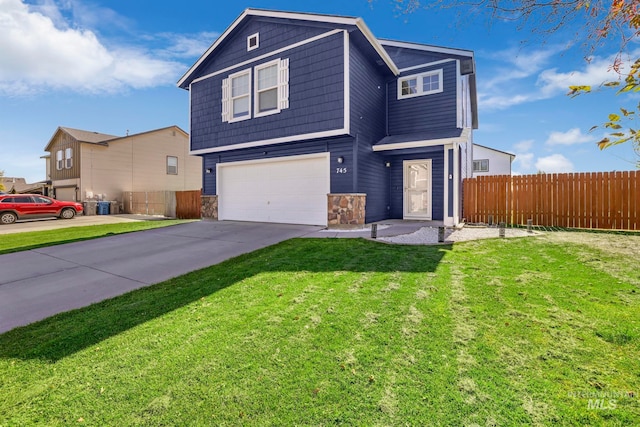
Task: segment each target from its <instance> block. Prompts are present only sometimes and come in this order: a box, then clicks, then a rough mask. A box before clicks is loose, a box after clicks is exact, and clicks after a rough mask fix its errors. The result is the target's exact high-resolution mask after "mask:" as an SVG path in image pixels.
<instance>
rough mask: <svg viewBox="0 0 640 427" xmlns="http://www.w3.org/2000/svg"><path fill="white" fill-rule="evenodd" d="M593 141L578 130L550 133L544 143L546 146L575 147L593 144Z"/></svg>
mask: <svg viewBox="0 0 640 427" xmlns="http://www.w3.org/2000/svg"><path fill="white" fill-rule="evenodd" d="M593 141H595V139H594V138H593V137H591V136H590V135H585V134H583V133H582V131H580V129H579V128H573V129H569V130H568V131H566V132H557V131H554V132H551V133H550V134H549V138H548V139H547V141H546V142H545V144H546V145H575V144H582V143H585V142H593Z"/></svg>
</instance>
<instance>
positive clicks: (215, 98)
mask: <svg viewBox="0 0 640 427" xmlns="http://www.w3.org/2000/svg"><path fill="white" fill-rule="evenodd" d="M178 86H179V87H180V88H183V89H186V90H188V91H189V94H190V122H191V123H190V137H191V154H194V155H198V156H202V158H203V193H204V195H205V196H204V197H209V198H210V199H212V200H213V202H214V203H216V202H217V218H218V219H220V220H244V221H264V222H283V223H299V224H317V225H330V226H339V225H344V224H363V223H365V222H366V223H370V222H374V221H380V220H384V219H391V218H398V219H408V220H434V221H442V222H444V223H445V224H447V225H454V224H457V223H458V222H459V221H460V212H461V207H462V203H461V197H462V194H461V193H462V185H461V182H462V179H464V178H466V177H471V174H472V161H473V153H472V150H473V148H472V147H473V138H472V130H473V129H477V102H476V84H475V61H474V55H473V52H471V51H468V50H462V49H451V48H444V47H436V46H429V45H424V44H418V43H411V42H400V41H393V40H381V39H377V38H376V37H375V36H374V35H373V34H372V33H371V31H370V30H369V28H368V27H367V26H366V25H365V23H364V22H363V21H362V19H360V18H353V17H343V16H333V15H319V14H308V13H292V12H280V11H268V10H257V9H246V10H245V11H244V12H243V13H242V14H241V15H240V16H239V17H238V18H237V19H236V20H235V21H234V22H233V23H232V24H231V25H230V26H229V27H228V28H227V29H226V31H225V32H224V33H223V34H222V35H221V36H220V37H219V38H218V39H217V40H216V41H215V42H214V44H213V45H212V46H211V47H210V48H209V49H208V50H207V51H206V52H205V53H204V54H203V55H202V56H201V57H200V59H199V60H198V61H197V62H196V63H195V64H194V65H193V66H192V67H191V68H190V69H189V70H188V71H187V72H186V74H185V75H184V76H183V77H182V78H181V79H180V81H179V82H178Z"/></svg>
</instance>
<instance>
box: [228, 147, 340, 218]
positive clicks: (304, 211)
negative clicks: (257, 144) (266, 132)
mask: <svg viewBox="0 0 640 427" xmlns="http://www.w3.org/2000/svg"><path fill="white" fill-rule="evenodd" d="M329 179H330V177H329V153H321V154H311V155H302V156H290V157H279V158H273V159H265V160H253V161H241V162H233V163H221V164H219V165H218V176H217V193H218V218H219V219H220V220H237V221H258V222H278V223H289V224H310V225H325V226H326V225H327V194H328V193H329V187H330V184H329Z"/></svg>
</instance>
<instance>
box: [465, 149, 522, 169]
mask: <svg viewBox="0 0 640 427" xmlns="http://www.w3.org/2000/svg"><path fill="white" fill-rule="evenodd" d="M515 158H516V155H515V154H511V153H507V152H506V151H500V150H496V149H495V148H490V147H485V146H484V145H480V144H473V176H474V177H476V176H482V175H511V164H512V163H513V159H515Z"/></svg>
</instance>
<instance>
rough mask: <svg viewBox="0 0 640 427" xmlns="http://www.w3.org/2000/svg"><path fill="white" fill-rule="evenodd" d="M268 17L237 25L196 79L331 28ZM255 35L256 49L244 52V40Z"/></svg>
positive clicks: (245, 42)
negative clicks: (288, 22) (256, 39)
mask: <svg viewBox="0 0 640 427" xmlns="http://www.w3.org/2000/svg"><path fill="white" fill-rule="evenodd" d="M268 21H273V20H269V19H268V18H260V17H255V16H252V17H249V18H248V19H247V21H245V22H243V23H242V24H240V25H239V26H238V27H237V28H236V29H235V31H234V32H233V33H232V36H230V37H227V39H226V40H224V42H223V44H221V45H220V46H218V47H217V48H216V51H215V52H216V54H215V55H212V56H211V57H210V58H208V59H207V61H205V62H204V63H203V64H202V65H201V66H200V69H199V70H198V73H197V76H195V78H197V77H199V76H205V75H207V74H210V73H213V72H215V71H217V70H222V69H224V68H228V67H232V66H233V65H235V64H239V63H241V62H244V61H247V60H250V59H253V58H255V57H258V56H261V55H264V54H266V53H269V52H271V51H274V50H277V49H281V48H283V47H286V46H289V45H292V44H294V43H298V42H300V41H303V40H306V39H308V38H311V37H314V36H317V35H319V34H322V33H326V32H327V31H331V30H333V29H334V28H335V27H334V26H309V25H294V24H286V23H284V22H283V21H282V20H280V21H279V22H268ZM255 33H259V34H260V36H259V37H260V43H259V47H258V48H257V49H253V50H251V51H249V52H247V37H249V36H251V35H253V34H255Z"/></svg>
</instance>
